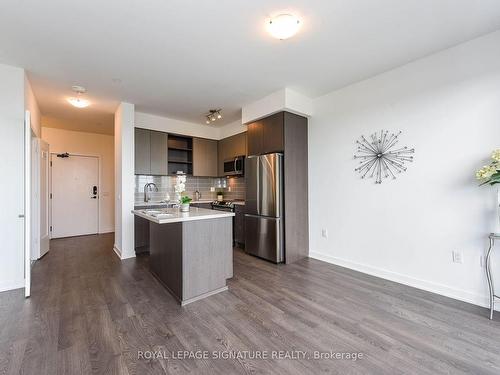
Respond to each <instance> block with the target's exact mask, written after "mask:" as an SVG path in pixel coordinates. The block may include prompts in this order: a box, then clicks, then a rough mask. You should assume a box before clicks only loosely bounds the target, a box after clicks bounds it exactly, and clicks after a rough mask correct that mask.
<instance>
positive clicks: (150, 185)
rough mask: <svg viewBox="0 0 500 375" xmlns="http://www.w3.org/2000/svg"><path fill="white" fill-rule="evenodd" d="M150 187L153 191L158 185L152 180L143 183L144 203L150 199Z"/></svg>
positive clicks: (156, 189)
mask: <svg viewBox="0 0 500 375" xmlns="http://www.w3.org/2000/svg"><path fill="white" fill-rule="evenodd" d="M152 188H154V189H155V191H158V186H156V184H155V183H154V182H148V183H147V184H146V185H144V202H146V203H147V202H149V201H150V200H151V197H150V196H149V193H150V192H151V191H152Z"/></svg>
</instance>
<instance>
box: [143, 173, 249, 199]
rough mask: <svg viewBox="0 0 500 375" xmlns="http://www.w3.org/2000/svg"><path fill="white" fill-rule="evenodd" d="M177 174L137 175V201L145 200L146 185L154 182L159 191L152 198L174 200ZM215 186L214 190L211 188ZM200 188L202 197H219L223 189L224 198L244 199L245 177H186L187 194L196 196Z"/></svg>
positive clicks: (152, 194) (154, 192) (153, 193)
mask: <svg viewBox="0 0 500 375" xmlns="http://www.w3.org/2000/svg"><path fill="white" fill-rule="evenodd" d="M175 179H176V177H175V176H146V175H136V176H135V203H142V202H144V185H146V184H147V183H149V182H153V183H154V184H156V186H157V187H158V191H157V192H156V191H153V192H151V193H150V197H151V200H153V201H161V200H168V199H170V200H174V199H175V191H174V185H175ZM212 187H213V188H215V191H214V192H211V191H210V188H212ZM196 190H198V191H199V192H200V193H201V199H210V200H215V199H217V192H218V191H221V190H222V191H223V193H224V199H230V200H244V199H245V179H244V178H237V177H230V178H213V177H192V176H187V178H186V194H187V195H189V196H190V197H194V192H195V191H196Z"/></svg>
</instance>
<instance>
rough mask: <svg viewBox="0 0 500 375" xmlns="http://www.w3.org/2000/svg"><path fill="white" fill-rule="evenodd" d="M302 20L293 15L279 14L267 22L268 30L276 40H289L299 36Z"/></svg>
mask: <svg viewBox="0 0 500 375" xmlns="http://www.w3.org/2000/svg"><path fill="white" fill-rule="evenodd" d="M299 29H300V20H299V18H298V17H297V16H295V15H293V14H279V15H277V16H275V17H272V18H270V19H269V20H268V21H267V30H268V31H269V33H270V34H271V35H272V36H273V37H275V38H276V39H281V40H283V39H288V38H291V37H292V36H294V35H295V34H297V31H299Z"/></svg>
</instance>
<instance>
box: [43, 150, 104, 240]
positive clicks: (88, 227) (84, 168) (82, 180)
mask: <svg viewBox="0 0 500 375" xmlns="http://www.w3.org/2000/svg"><path fill="white" fill-rule="evenodd" d="M51 162H52V169H51V172H52V173H51V175H52V181H51V193H52V199H51V203H52V210H51V211H52V212H51V214H52V222H51V226H52V238H59V237H71V236H81V235H85V234H96V233H98V231H99V229H98V228H99V196H98V191H97V189H98V186H99V159H98V158H97V157H92V156H79V155H69V156H68V157H60V156H57V155H56V154H51Z"/></svg>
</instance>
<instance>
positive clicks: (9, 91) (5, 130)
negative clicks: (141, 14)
mask: <svg viewBox="0 0 500 375" xmlns="http://www.w3.org/2000/svg"><path fill="white" fill-rule="evenodd" d="M0 82H1V84H0V134H1V138H0V142H1V143H2V147H0V158H1V160H2V168H1V170H2V177H1V178H2V182H1V183H0V196H1V197H2V201H3V202H2V209H1V210H0V237H1V239H2V245H1V246H0V291H4V290H9V289H16V288H22V287H24V219H22V218H19V216H18V215H20V214H23V213H24V71H23V69H20V68H15V67H11V66H6V65H0Z"/></svg>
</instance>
